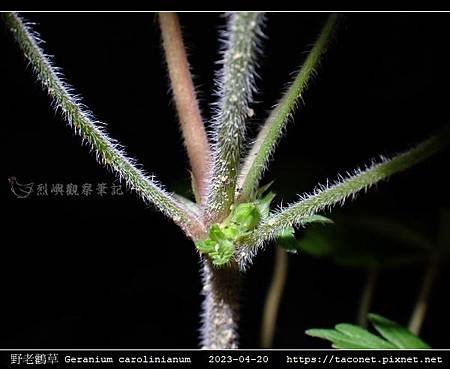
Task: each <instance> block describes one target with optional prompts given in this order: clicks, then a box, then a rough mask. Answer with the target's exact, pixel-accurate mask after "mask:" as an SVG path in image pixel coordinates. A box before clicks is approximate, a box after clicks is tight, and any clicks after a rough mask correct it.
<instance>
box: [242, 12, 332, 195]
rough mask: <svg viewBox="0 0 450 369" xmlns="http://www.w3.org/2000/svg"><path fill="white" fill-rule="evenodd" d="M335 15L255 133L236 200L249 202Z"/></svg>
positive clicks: (319, 56) (320, 53) (318, 57)
mask: <svg viewBox="0 0 450 369" xmlns="http://www.w3.org/2000/svg"><path fill="white" fill-rule="evenodd" d="M337 19H338V16H337V15H336V14H332V15H330V17H329V18H328V20H327V22H326V23H325V25H324V27H323V29H322V31H321V33H320V35H319V38H318V39H317V42H316V43H315V45H314V47H313V49H312V50H311V52H310V53H309V54H308V57H307V58H306V60H305V62H304V64H303V65H302V67H301V69H300V71H299V72H298V73H297V76H296V77H295V79H294V81H293V82H292V84H291V86H290V87H289V89H288V90H287V91H286V93H285V94H284V96H283V97H282V99H281V100H280V102H279V103H278V105H277V106H276V107H275V109H273V110H272V112H271V113H270V115H269V117H268V118H267V120H266V122H265V123H264V125H263V127H262V128H261V130H260V131H259V133H258V136H257V138H256V140H255V142H254V144H253V146H252V148H251V150H250V152H249V153H248V155H247V157H246V158H245V160H244V164H243V166H242V169H241V171H240V173H239V183H238V191H237V192H238V194H237V196H238V199H239V201H242V202H245V201H248V200H249V199H250V198H251V196H252V193H253V192H254V191H255V190H256V189H257V187H258V184H259V181H260V179H261V176H262V174H263V172H264V170H265V169H266V167H267V163H268V161H269V160H270V156H271V154H272V152H273V150H274V148H275V146H276V144H277V142H278V141H279V140H280V138H281V136H282V134H283V131H284V128H285V126H286V124H287V122H288V121H289V117H291V116H292V114H293V112H294V111H295V109H296V107H297V105H298V101H299V100H300V99H301V97H302V95H303V93H304V92H305V90H306V88H307V87H308V84H309V82H310V80H311V79H312V77H313V75H314V72H315V71H316V69H317V67H318V65H319V63H320V60H321V59H322V56H323V55H324V54H325V52H326V50H327V47H328V45H329V43H330V40H331V38H332V35H333V32H334V30H335V28H336V23H337Z"/></svg>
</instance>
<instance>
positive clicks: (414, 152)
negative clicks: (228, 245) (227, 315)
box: [236, 125, 450, 269]
mask: <svg viewBox="0 0 450 369" xmlns="http://www.w3.org/2000/svg"><path fill="white" fill-rule="evenodd" d="M449 141H450V125H447V126H444V128H442V129H441V130H440V131H439V132H438V133H437V134H436V135H434V136H432V137H431V138H429V139H428V140H426V141H423V142H421V143H419V144H418V145H417V146H415V147H413V148H412V149H410V150H408V151H405V152H403V153H400V154H397V155H395V156H393V157H392V158H390V159H388V158H386V157H384V156H380V159H379V160H378V161H374V160H373V161H372V162H371V164H370V165H368V166H366V167H365V168H362V169H361V168H358V169H355V170H353V171H351V172H347V173H346V174H345V175H340V174H339V175H338V177H337V180H336V181H334V182H332V183H331V184H330V183H329V181H327V184H326V185H318V186H317V187H316V188H315V189H314V190H313V191H312V192H311V193H309V194H304V195H302V196H300V199H299V200H298V201H296V202H294V203H292V204H290V205H288V206H287V207H286V208H279V209H278V210H276V211H275V212H273V213H272V214H270V215H269V217H267V218H266V219H265V220H264V221H263V222H262V223H261V224H260V225H259V226H258V228H256V229H255V230H254V231H253V232H252V233H250V234H249V235H246V236H244V237H243V238H242V239H241V240H240V244H241V246H240V247H239V248H238V250H237V253H236V255H237V256H236V257H237V260H238V262H239V264H240V265H241V268H243V269H245V268H246V267H247V265H248V264H249V263H250V262H251V260H252V258H253V256H254V255H255V254H256V252H257V251H258V249H259V248H261V247H262V246H263V245H264V244H265V243H266V242H268V241H270V240H272V239H274V238H276V236H277V235H278V234H279V233H280V232H281V231H282V230H283V229H286V228H288V227H290V226H302V225H303V224H304V222H305V220H306V219H307V218H308V217H310V216H312V215H313V214H316V213H318V212H320V211H322V210H330V209H331V207H333V206H334V205H336V204H337V205H340V206H343V205H344V203H345V201H346V200H348V199H354V198H355V196H356V195H357V194H358V193H359V192H360V191H366V190H367V189H368V188H369V187H371V186H373V185H375V184H376V183H378V182H380V181H382V180H386V179H387V178H388V177H390V176H391V175H393V174H395V173H397V172H401V171H403V170H405V169H408V168H409V167H411V166H413V165H415V164H417V163H419V162H421V161H423V160H425V159H427V158H428V157H430V156H431V155H433V154H435V153H436V152H438V151H440V150H441V149H443V148H444V147H445V146H446V145H448V143H449Z"/></svg>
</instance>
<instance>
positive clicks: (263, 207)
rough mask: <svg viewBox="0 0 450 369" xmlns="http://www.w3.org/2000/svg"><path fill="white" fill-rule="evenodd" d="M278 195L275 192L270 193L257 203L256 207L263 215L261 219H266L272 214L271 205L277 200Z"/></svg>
mask: <svg viewBox="0 0 450 369" xmlns="http://www.w3.org/2000/svg"><path fill="white" fill-rule="evenodd" d="M275 196H276V194H275V193H273V192H268V193H267V194H266V195H265V196H264V197H260V198H259V199H257V200H256V201H255V205H256V207H257V208H258V211H259V213H260V214H261V219H265V218H267V217H268V216H269V213H270V204H271V203H272V201H273V199H274V198H275Z"/></svg>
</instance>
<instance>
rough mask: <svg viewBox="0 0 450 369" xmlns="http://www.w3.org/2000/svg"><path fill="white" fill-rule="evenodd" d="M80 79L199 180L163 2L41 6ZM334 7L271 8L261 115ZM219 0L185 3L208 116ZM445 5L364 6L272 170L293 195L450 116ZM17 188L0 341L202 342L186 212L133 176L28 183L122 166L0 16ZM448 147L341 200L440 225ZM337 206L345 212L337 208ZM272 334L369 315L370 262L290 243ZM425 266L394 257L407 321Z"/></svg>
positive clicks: (385, 296)
mask: <svg viewBox="0 0 450 369" xmlns="http://www.w3.org/2000/svg"><path fill="white" fill-rule="evenodd" d="M25 17H26V18H27V19H29V20H30V21H33V22H36V23H37V25H36V27H35V29H36V30H37V31H38V32H39V33H40V35H41V37H42V39H43V40H45V41H46V44H45V50H46V51H47V52H48V53H49V54H52V55H54V56H55V58H54V62H55V64H56V65H58V66H60V67H62V70H63V72H64V74H65V76H66V77H67V79H68V81H69V82H70V83H71V84H73V85H74V87H75V89H76V91H77V92H78V93H79V94H80V95H82V96H83V98H84V102H85V103H86V105H87V106H89V107H90V108H91V109H92V110H93V111H94V112H95V114H96V116H97V118H98V119H99V120H101V121H104V122H107V123H108V131H109V132H110V133H111V136H112V137H114V138H117V139H118V140H119V141H120V142H121V143H123V144H124V145H125V146H126V147H127V151H128V152H129V154H130V155H131V156H133V157H136V158H138V159H139V162H140V163H142V165H143V166H144V167H145V168H146V169H148V171H149V172H151V173H154V174H156V175H157V177H158V179H159V180H160V181H161V182H162V183H164V184H165V185H166V186H167V187H168V188H169V189H170V190H177V191H185V188H187V186H188V182H189V179H188V177H189V173H188V170H187V168H188V167H187V162H186V156H185V153H184V149H183V146H182V141H181V138H180V134H179V130H178V127H177V120H176V115H175V112H174V109H173V104H171V102H170V94H169V89H168V84H167V75H166V71H165V66H164V62H163V55H162V52H161V48H160V36H159V31H158V27H157V23H156V19H155V16H154V14H151V13H140V14H101V13H97V14H86V13H80V14H77V13H65V14H45V13H39V14H37V13H35V14H32V13H29V14H26V15H25ZM325 17H326V15H325V14H270V15H269V16H268V18H267V24H266V27H265V33H266V35H267V36H268V38H267V40H264V42H263V50H264V52H263V56H262V57H261V60H260V66H261V68H260V75H261V77H262V78H261V79H260V80H259V81H258V88H259V90H260V91H261V92H260V93H259V94H258V95H257V102H256V103H255V104H254V106H253V108H254V110H255V112H256V114H255V117H254V119H253V121H252V122H251V123H250V125H251V128H250V133H252V132H254V131H255V129H256V127H257V126H258V124H260V123H261V122H262V121H263V120H264V117H265V116H266V113H267V111H268V110H269V109H270V107H271V106H272V105H273V104H274V103H275V101H276V100H277V99H278V98H279V97H280V93H281V92H280V91H281V90H282V89H283V88H284V87H285V86H286V84H287V82H288V81H289V80H290V78H292V77H291V76H292V72H294V71H296V70H297V69H298V67H299V65H301V63H302V61H303V60H304V58H305V55H306V51H307V50H308V49H310V48H311V45H312V43H313V41H314V39H315V37H316V35H317V34H318V32H319V30H320V27H321V24H323V22H324V20H325ZM224 21H225V20H224V18H223V17H221V16H220V15H218V14H215V13H207V14H206V13H205V14H195V13H190V14H182V15H181V22H182V25H183V27H184V31H185V39H186V43H187V45H188V49H189V54H190V62H191V65H192V70H193V73H194V75H195V82H196V85H197V87H198V90H199V96H200V102H201V106H202V110H203V113H204V116H205V117H206V118H207V117H209V116H210V109H209V104H210V103H211V102H213V101H214V98H213V97H212V96H211V91H212V90H213V87H214V85H213V78H214V71H215V70H216V68H217V67H218V65H217V64H216V63H215V62H216V60H217V58H218V52H217V51H218V48H219V43H218V41H217V35H218V29H219V28H223V25H224ZM448 21H449V16H448V15H447V14H349V15H347V16H346V19H345V22H344V24H343V26H342V27H341V29H340V31H339V32H338V34H337V37H336V40H335V41H334V43H333V47H332V48H331V50H330V52H329V53H328V55H327V57H326V59H325V60H324V61H323V63H322V67H321V69H320V70H319V73H318V77H317V78H316V79H315V81H314V82H313V83H312V84H311V87H310V89H309V91H308V93H307V94H306V95H305V96H304V99H305V105H304V106H303V107H302V108H301V109H300V110H299V112H298V113H297V114H295V119H294V120H295V124H290V125H289V129H288V135H287V136H286V137H284V138H283V140H282V142H281V145H280V146H279V149H278V151H277V154H276V155H275V157H274V161H273V163H272V165H271V170H270V172H269V173H268V174H267V175H266V177H265V180H266V181H269V180H273V179H275V183H274V185H273V188H274V190H275V191H276V192H277V193H278V194H281V193H282V194H283V195H282V196H281V195H279V196H278V197H277V200H278V202H280V201H281V200H283V202H286V201H290V200H294V199H295V198H296V194H297V193H302V192H304V191H310V190H311V189H312V188H313V187H314V186H315V185H316V184H317V183H318V182H324V181H325V180H326V179H327V178H334V177H335V175H336V174H337V173H339V172H342V171H345V170H350V169H352V168H354V167H355V166H359V165H364V164H367V163H368V162H369V159H370V158H373V157H376V156H377V155H378V154H387V155H389V154H392V153H395V152H398V151H401V150H404V149H406V148H408V147H410V146H411V145H413V144H414V143H416V142H418V141H420V140H421V139H423V138H424V137H427V136H429V135H430V134H432V133H433V131H434V130H435V129H437V128H438V127H440V126H442V125H443V124H445V123H447V122H448V117H449V114H448V86H449V82H450V78H449V77H450V72H449V70H448V65H449V64H450V51H449V48H448V47H447V44H448V39H449V36H450V35H449V33H450V32H449V31H448ZM0 45H1V50H2V51H1V59H0V60H1V61H0V78H1V79H0V80H1V84H0V86H1V88H0V91H1V92H0V94H1V96H0V101H1V107H2V115H1V116H2V127H3V137H4V139H3V140H2V142H3V144H2V150H4V154H3V156H2V157H3V158H5V159H6V160H5V163H4V165H3V168H4V169H3V173H2V181H1V182H2V199H3V200H2V201H3V203H4V206H3V207H2V209H3V217H2V218H3V220H2V229H3V230H2V234H3V236H4V237H3V239H4V242H2V248H1V250H2V256H1V258H0V260H1V267H0V273H1V275H0V283H1V289H0V296H1V307H2V308H1V312H0V346H1V347H4V348H12V347H17V348H43V347H47V348H195V347H197V333H198V327H199V318H198V313H199V304H200V302H201V298H200V296H199V292H200V279H199V271H198V270H199V261H198V256H197V255H196V252H195V251H194V247H193V245H192V244H191V243H190V242H189V241H188V240H187V239H186V238H185V237H184V236H183V234H182V233H181V232H180V231H179V230H178V229H177V227H176V226H175V225H173V224H171V223H170V222H168V221H166V220H165V219H164V218H163V217H162V216H161V215H160V214H158V213H157V212H156V211H154V210H153V209H149V208H147V207H145V206H144V205H142V204H141V202H140V200H139V199H138V198H137V197H136V196H135V195H134V194H130V193H129V194H127V195H125V196H124V197H111V196H107V197H105V198H99V197H95V196H93V197H89V198H87V199H81V198H77V199H72V198H68V197H64V198H55V197H54V196H49V197H48V198H37V197H36V196H32V197H31V198H28V199H17V198H15V197H14V195H13V194H12V193H11V192H10V189H9V185H8V180H7V179H8V177H10V176H16V177H17V178H18V180H19V181H20V182H22V183H27V182H35V183H41V182H47V183H49V184H50V183H63V184H67V183H85V182H90V183H99V182H107V183H111V182H113V181H114V176H113V175H112V174H110V173H108V172H107V171H106V170H105V169H104V168H102V167H100V166H99V165H98V164H97V163H96V162H95V159H94V155H93V154H90V153H89V151H88V150H87V148H86V147H81V145H80V142H81V140H80V138H79V137H76V136H75V135H74V134H73V133H72V132H71V131H70V130H69V129H68V128H67V126H66V125H65V124H64V122H63V121H62V120H61V119H60V117H59V116H58V115H56V114H55V113H54V112H53V111H52V109H51V108H50V105H49V99H48V97H47V96H46V95H45V94H44V93H43V92H41V89H40V87H39V85H38V84H37V83H36V82H35V80H34V78H33V76H32V74H31V73H30V69H29V68H26V62H25V61H24V59H23V57H22V56H21V54H20V52H19V51H18V49H17V48H16V47H15V45H14V43H13V42H12V40H11V37H10V35H9V34H8V33H7V31H6V30H5V29H4V27H3V26H2V28H1V29H0ZM448 154H449V151H448V149H447V150H446V151H445V152H442V153H440V154H438V155H436V156H435V157H433V158H432V159H430V160H428V161H427V162H426V163H423V164H420V165H418V166H416V167H414V168H413V169H411V170H409V171H408V172H405V173H401V174H398V175H396V176H394V177H393V178H391V179H390V180H389V182H388V183H383V184H380V185H378V186H377V187H376V190H372V191H370V192H369V193H368V194H367V195H361V196H359V197H358V199H357V201H355V202H353V203H351V204H350V203H347V205H346V206H345V208H343V209H342V210H339V212H340V213H343V214H377V215H390V216H401V217H403V218H407V219H412V220H415V221H419V222H422V223H423V224H424V225H425V226H426V227H427V228H428V229H429V232H430V234H433V232H434V231H435V228H436V220H437V214H438V209H440V208H442V207H445V206H447V207H448V204H449V195H448V182H447V181H446V177H447V173H448V168H449V166H448V158H449V156H448ZM336 213H337V212H333V214H336ZM272 258H273V250H272V249H271V248H270V247H269V248H268V249H267V250H266V252H264V253H262V254H261V255H260V256H259V257H258V258H257V260H256V262H255V264H254V267H253V268H252V269H251V270H250V271H249V272H248V273H247V275H246V281H245V286H244V293H243V299H242V302H243V312H242V328H241V334H242V346H243V347H244V348H253V347H258V339H259V338H258V335H259V322H260V316H261V311H262V305H263V301H264V295H265V291H266V288H267V286H268V283H269V281H270V271H271V267H272V260H273V259H272ZM290 262H291V263H290V272H289V279H288V283H287V286H286V292H285V296H284V298H283V301H282V304H281V308H280V317H279V324H278V329H277V332H276V337H275V346H276V347H280V348H311V347H328V344H327V343H325V342H321V341H319V340H315V339H312V338H310V337H307V336H305V335H304V333H303V332H304V330H305V329H308V328H312V327H331V326H332V325H334V324H335V323H338V322H342V321H348V322H352V321H354V319H355V315H356V309H357V301H358V298H359V293H360V290H361V288H362V286H363V283H364V272H363V271H361V270H356V269H344V268H341V267H337V266H334V265H333V264H332V263H331V262H329V261H326V260H318V259H313V258H311V257H309V256H307V255H301V256H292V257H290ZM422 269H423V268H422V266H421V265H417V266H414V267H408V268H403V269H398V270H386V271H385V272H383V274H382V278H381V281H380V284H379V286H378V289H377V291H376V296H375V302H374V306H373V308H372V309H371V310H372V311H374V312H377V313H380V314H383V315H386V316H388V317H389V318H391V319H394V320H397V321H399V322H400V323H403V324H406V323H407V320H408V316H409V313H410V310H411V308H412V304H413V302H414V299H415V296H416V292H417V286H418V283H419V282H420V279H421V273H422ZM449 278H450V277H449V273H448V270H447V269H446V268H444V269H443V270H442V272H441V274H440V275H439V278H438V280H437V283H436V285H435V287H434V290H433V294H432V296H431V301H430V310H429V313H428V316H427V319H426V321H425V324H424V329H423V338H424V339H425V340H426V341H427V342H429V343H430V344H431V345H432V346H433V347H436V348H439V347H449V346H450V338H449V335H448V333H447V332H448V329H449V325H450V323H449V322H450V320H449V317H448V311H450V304H449V301H448V299H447V296H446V294H448V282H449Z"/></svg>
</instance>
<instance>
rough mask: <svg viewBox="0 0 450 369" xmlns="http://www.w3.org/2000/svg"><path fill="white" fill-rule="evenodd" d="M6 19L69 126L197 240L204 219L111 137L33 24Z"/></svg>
mask: <svg viewBox="0 0 450 369" xmlns="http://www.w3.org/2000/svg"><path fill="white" fill-rule="evenodd" d="M3 19H4V20H5V22H6V25H7V27H8V28H9V30H10V31H11V32H12V34H13V36H14V39H15V40H16V42H17V44H18V45H19V47H20V49H21V51H22V52H23V54H24V55H25V57H26V58H27V59H28V61H29V62H30V64H31V66H32V68H33V71H34V72H35V74H36V76H37V78H38V79H39V80H40V82H41V83H42V86H43V87H44V89H45V90H46V91H47V93H48V95H49V96H50V97H51V98H52V100H53V104H54V107H55V110H57V111H60V112H61V113H62V116H63V117H64V118H65V120H66V121H67V123H68V125H69V126H70V127H71V128H72V129H73V130H74V131H75V132H76V133H77V134H79V135H80V136H81V137H82V138H83V141H84V142H85V143H88V144H89V146H90V147H91V149H92V150H93V151H95V154H96V156H97V159H98V161H99V162H100V163H101V164H103V165H106V166H108V167H109V168H111V169H113V171H114V172H115V173H116V174H117V175H118V176H119V178H120V179H121V180H124V181H125V183H126V184H127V185H128V186H129V187H131V188H132V189H133V190H135V191H136V192H137V193H138V194H139V195H140V196H141V197H142V198H143V199H144V200H146V201H148V202H150V203H152V204H153V205H155V206H156V207H157V208H158V209H159V210H160V211H161V212H163V213H164V214H165V215H167V216H168V217H170V218H171V219H172V220H173V221H174V222H175V223H176V224H178V225H179V226H180V227H181V228H182V229H183V230H184V231H185V232H186V234H188V235H189V236H190V237H191V238H193V239H195V238H197V237H199V236H200V235H202V234H204V232H205V229H204V226H203V223H202V222H201V220H200V219H199V218H198V217H197V216H196V215H195V214H194V213H192V212H191V211H190V210H189V209H187V208H185V207H184V206H183V204H181V203H180V202H179V201H177V200H176V199H175V197H174V196H172V195H171V194H169V193H168V192H166V191H165V190H164V189H163V188H162V187H161V186H160V185H159V184H158V183H157V182H156V181H154V180H153V178H152V177H148V176H146V175H145V174H144V173H143V171H141V170H140V169H139V168H138V165H137V164H136V163H135V162H134V160H132V159H130V158H129V157H127V156H126V155H125V153H124V151H123V149H122V148H121V147H120V146H119V145H118V144H117V143H116V142H115V141H114V140H112V139H111V138H109V137H108V135H107V134H106V132H105V130H104V128H103V126H102V124H100V123H99V122H97V121H96V120H95V119H94V117H93V115H92V114H91V113H90V112H89V111H88V110H87V109H86V108H84V107H83V105H82V103H81V102H80V101H79V99H77V98H76V97H75V95H74V94H73V92H72V88H71V87H70V86H69V85H68V84H66V83H65V82H64V80H63V78H62V76H61V74H60V73H58V72H57V70H56V69H55V67H53V66H52V64H51V62H50V60H49V58H48V57H47V55H45V53H44V52H43V50H42V49H41V48H40V47H39V41H38V39H37V38H36V34H35V33H34V32H33V31H32V30H31V29H30V28H29V26H28V25H26V24H24V22H23V21H22V20H21V19H20V18H19V17H18V16H17V15H16V14H14V13H4V14H3Z"/></svg>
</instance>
